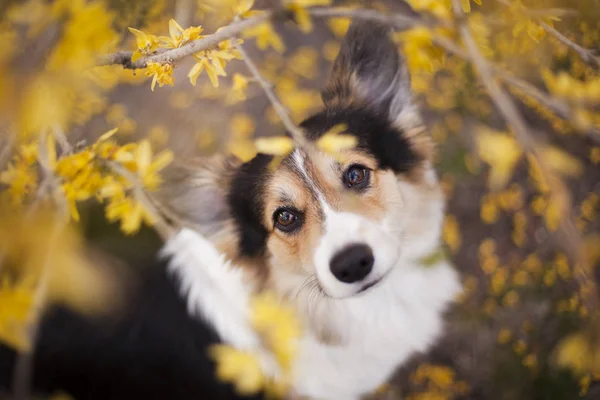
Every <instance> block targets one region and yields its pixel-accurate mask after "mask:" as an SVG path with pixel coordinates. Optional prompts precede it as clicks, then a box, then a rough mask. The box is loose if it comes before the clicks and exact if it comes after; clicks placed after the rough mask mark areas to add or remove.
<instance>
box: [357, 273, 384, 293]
mask: <svg viewBox="0 0 600 400" xmlns="http://www.w3.org/2000/svg"><path fill="white" fill-rule="evenodd" d="M382 280H383V277H382V278H379V279H375V280H374V281H373V282H370V283H367V284H366V285H364V286H363V287H361V288H360V290H359V291H358V292H357V294H359V293H364V292H366V291H367V290H369V289H371V288H372V287H373V286H375V285H377V284H378V283H379V282H381V281H382Z"/></svg>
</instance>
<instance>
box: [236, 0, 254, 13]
mask: <svg viewBox="0 0 600 400" xmlns="http://www.w3.org/2000/svg"><path fill="white" fill-rule="evenodd" d="M253 6H254V0H236V1H235V4H234V6H233V13H234V14H235V15H240V16H245V15H246V14H247V13H248V12H249V11H250V9H251V8H252V7H253Z"/></svg>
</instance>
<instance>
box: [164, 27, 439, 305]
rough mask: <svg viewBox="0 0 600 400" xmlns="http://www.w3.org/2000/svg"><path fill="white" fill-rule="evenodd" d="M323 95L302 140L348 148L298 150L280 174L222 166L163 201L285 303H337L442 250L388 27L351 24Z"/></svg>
mask: <svg viewBox="0 0 600 400" xmlns="http://www.w3.org/2000/svg"><path fill="white" fill-rule="evenodd" d="M322 94H323V101H324V108H323V110H322V111H321V112H319V113H317V114H316V115H313V116H312V117H310V118H308V119H307V120H305V121H304V122H303V123H302V128H303V130H304V131H305V132H306V135H307V137H308V139H309V140H311V141H315V140H317V139H318V138H319V137H321V136H322V135H323V134H324V133H326V132H328V131H329V130H330V129H331V128H333V127H335V126H340V125H343V126H345V128H346V133H347V134H351V135H354V136H356V138H357V139H358V140H357V142H358V145H357V146H356V147H355V148H353V149H351V150H345V151H343V152H342V153H341V154H340V155H338V156H332V155H330V154H328V153H325V152H320V151H318V150H314V149H312V150H309V151H302V150H295V151H294V152H293V153H291V154H290V155H289V156H287V157H286V158H285V159H284V160H283V161H282V162H280V163H279V164H278V165H277V167H276V168H275V169H272V168H270V163H271V161H272V159H271V157H270V156H267V155H258V156H257V157H255V158H254V159H253V160H251V161H249V162H246V163H240V162H237V161H235V160H231V159H225V158H219V157H217V158H216V159H215V160H208V161H204V162H203V164H202V165H199V166H187V167H186V168H184V169H183V170H184V172H183V173H182V174H181V175H180V176H179V178H177V177H176V178H175V179H170V180H169V181H168V183H167V186H166V187H165V190H166V193H167V196H168V197H169V198H170V203H171V205H172V206H173V208H174V210H175V211H177V212H179V213H180V214H181V215H184V216H185V217H186V219H187V220H189V221H193V222H194V224H195V228H196V229H198V230H199V231H200V232H201V233H202V234H204V235H206V236H207V237H208V238H209V239H210V240H212V241H213V243H215V244H217V246H218V247H219V248H220V249H222V251H224V252H225V253H226V254H227V255H228V256H229V258H230V259H232V260H234V262H236V263H238V264H240V265H242V266H245V267H247V268H250V269H251V270H253V271H255V272H257V273H258V274H257V276H259V277H260V280H261V282H264V283H266V284H267V285H268V286H270V287H271V288H274V289H275V290H276V291H278V292H279V293H280V294H283V295H288V296H291V297H298V296H301V295H302V294H304V295H305V296H310V295H311V294H310V293H315V292H318V294H319V295H320V296H323V297H328V298H336V299H344V298H348V297H354V296H361V295H362V293H363V292H365V291H369V290H377V285H376V284H377V283H378V282H379V281H381V280H384V279H386V275H387V274H388V273H389V272H390V271H391V270H392V269H393V268H402V265H403V260H408V259H411V258H418V257H420V256H423V255H425V254H427V253H428V252H429V251H431V250H432V249H433V248H434V247H435V246H436V245H437V241H438V238H439V233H440V225H441V221H442V216H443V196H442V193H441V190H440V187H439V184H438V182H437V179H436V176H435V173H434V172H433V170H432V166H431V161H432V157H433V146H432V143H431V141H430V138H429V137H428V136H427V134H426V133H425V132H424V129H423V126H422V124H421V121H420V117H419V114H418V111H417V110H416V108H415V106H414V104H413V102H412V100H411V94H410V79H409V76H408V71H407V69H406V67H405V64H404V62H403V59H402V57H401V56H400V55H399V53H398V51H397V48H396V46H395V45H394V43H393V42H392V40H391V39H390V37H389V32H388V29H387V28H386V27H384V26H381V25H378V24H374V23H366V22H362V23H353V25H352V26H351V27H350V29H349V31H348V34H347V36H346V39H345V41H344V43H343V45H342V48H341V50H340V54H339V56H338V58H337V60H336V62H335V65H334V67H333V71H332V73H331V77H330V78H329V82H328V83H327V85H326V87H325V89H324V90H323V93H322ZM185 170H186V171H187V172H185ZM182 183H183V184H182Z"/></svg>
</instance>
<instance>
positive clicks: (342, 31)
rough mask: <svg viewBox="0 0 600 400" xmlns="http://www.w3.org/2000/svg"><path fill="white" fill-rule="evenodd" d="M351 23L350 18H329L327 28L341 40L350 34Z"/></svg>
mask: <svg viewBox="0 0 600 400" xmlns="http://www.w3.org/2000/svg"><path fill="white" fill-rule="evenodd" d="M351 22H352V20H351V19H350V18H345V17H336V18H329V19H328V20H327V26H328V27H329V30H330V31H331V32H332V33H333V34H334V35H335V36H337V37H339V38H341V37H344V36H345V35H346V32H348V28H349V27H350V23H351Z"/></svg>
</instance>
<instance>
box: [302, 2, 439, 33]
mask: <svg viewBox="0 0 600 400" xmlns="http://www.w3.org/2000/svg"><path fill="white" fill-rule="evenodd" d="M308 11H309V12H310V14H311V15H312V16H314V17H318V18H332V17H345V18H353V19H354V18H357V19H363V20H367V21H376V22H381V23H383V24H386V25H389V26H391V27H393V28H394V29H395V30H399V31H400V30H406V29H410V28H414V27H415V26H417V25H432V24H433V23H432V22H431V21H426V20H425V19H424V18H423V17H422V16H421V15H418V14H417V15H416V16H410V15H405V14H391V15H386V14H383V13H381V12H380V11H377V10H369V9H352V8H342V7H315V8H309V9H308ZM435 24H436V25H442V26H448V24H447V23H446V22H445V21H435Z"/></svg>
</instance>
